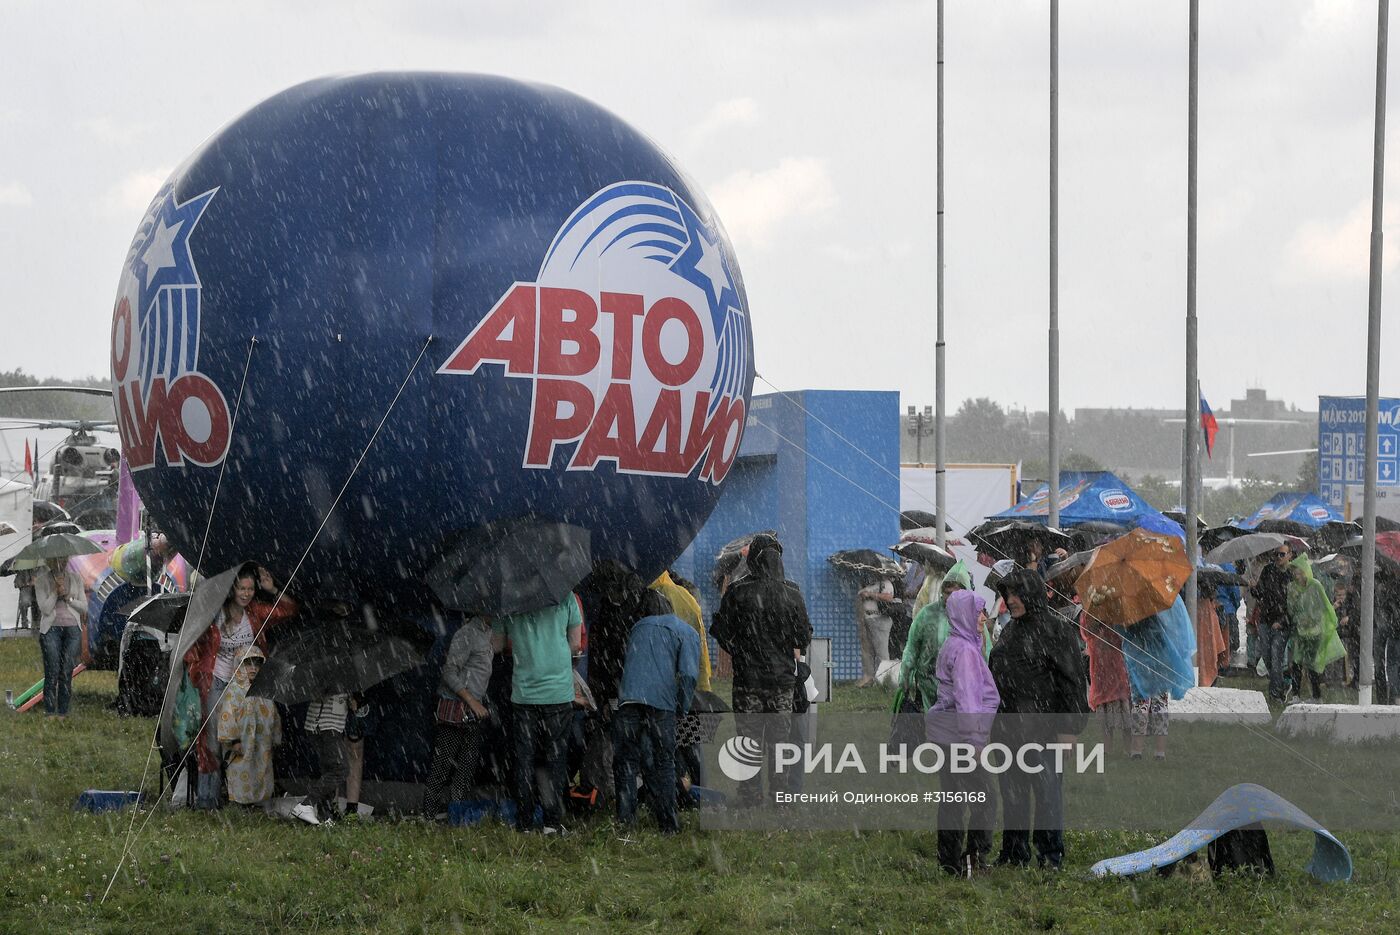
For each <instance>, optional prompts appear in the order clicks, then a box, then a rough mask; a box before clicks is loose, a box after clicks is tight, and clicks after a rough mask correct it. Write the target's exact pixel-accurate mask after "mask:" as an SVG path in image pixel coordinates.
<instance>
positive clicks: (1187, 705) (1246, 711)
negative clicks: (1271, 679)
mask: <svg viewBox="0 0 1400 935" xmlns="http://www.w3.org/2000/svg"><path fill="white" fill-rule="evenodd" d="M1167 713H1168V714H1169V715H1170V716H1171V718H1172V719H1173V720H1183V721H1191V720H1212V721H1214V720H1221V721H1231V722H1233V723H1237V724H1268V723H1270V722H1272V720H1273V715H1271V714H1270V713H1269V702H1268V700H1267V699H1266V698H1265V697H1264V693H1263V692H1257V691H1246V690H1244V689H1240V688H1192V689H1190V690H1188V691H1187V692H1186V697H1185V698H1182V699H1181V700H1180V701H1177V700H1175V699H1173V700H1172V701H1171V703H1170V704H1169V705H1168V706H1167Z"/></svg>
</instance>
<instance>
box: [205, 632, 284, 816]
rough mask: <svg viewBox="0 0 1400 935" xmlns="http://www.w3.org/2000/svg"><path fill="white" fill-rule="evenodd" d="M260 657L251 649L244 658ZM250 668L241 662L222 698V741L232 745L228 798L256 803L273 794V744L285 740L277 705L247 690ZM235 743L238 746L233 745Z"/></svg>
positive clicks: (250, 675) (226, 745)
mask: <svg viewBox="0 0 1400 935" xmlns="http://www.w3.org/2000/svg"><path fill="white" fill-rule="evenodd" d="M255 656H257V657H261V656H262V653H261V652H259V651H257V650H252V651H251V652H249V653H248V655H247V656H246V657H245V658H248V659H251V658H253V657H255ZM252 680H253V676H252V671H251V669H250V668H249V667H248V666H246V665H240V666H239V667H238V668H237V669H235V670H234V673H233V681H232V682H230V683H229V686H228V688H226V689H225V690H224V694H223V698H222V699H221V700H220V701H219V727H218V730H219V743H221V744H223V745H225V748H229V747H232V751H231V753H230V755H229V760H228V768H227V770H226V771H225V773H224V778H225V779H226V780H227V782H228V797H229V801H232V802H238V803H239V804H241V805H253V804H254V803H257V802H264V801H266V800H267V799H270V798H272V787H273V773H272V748H273V747H275V746H277V745H278V744H280V743H281V742H282V719H281V718H280V717H279V716H278V714H277V706H276V705H274V704H273V703H272V702H271V701H268V700H267V699H266V698H259V697H257V696H252V695H249V694H248V686H249V685H251V684H252ZM235 744H236V746H234V745H235Z"/></svg>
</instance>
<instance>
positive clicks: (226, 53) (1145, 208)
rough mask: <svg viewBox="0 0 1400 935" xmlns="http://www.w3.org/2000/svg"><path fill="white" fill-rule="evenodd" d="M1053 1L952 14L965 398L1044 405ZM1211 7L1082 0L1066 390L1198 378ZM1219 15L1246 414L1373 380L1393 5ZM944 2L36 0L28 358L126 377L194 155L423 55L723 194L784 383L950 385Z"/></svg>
mask: <svg viewBox="0 0 1400 935" xmlns="http://www.w3.org/2000/svg"><path fill="white" fill-rule="evenodd" d="M1048 9H1049V4H1048V3H1046V2H1043V0H949V2H948V4H947V13H946V17H947V22H946V26H947V38H946V55H945V60H946V66H945V70H946V79H947V90H946V109H947V118H946V119H947V123H946V141H947V143H946V145H947V165H946V180H947V215H946V225H947V229H946V237H947V244H946V250H947V281H946V282H947V285H946V289H947V292H946V306H947V316H948V317H947V321H948V325H947V328H948V341H949V368H948V393H949V398H950V405H954V406H955V405H956V404H957V401H958V400H961V399H962V398H965V397H968V396H980V395H987V396H992V397H994V398H996V399H999V400H1001V401H1002V402H1004V403H1009V404H1019V405H1024V406H1027V407H1030V408H1043V407H1044V406H1045V400H1046V385H1045V384H1046V362H1045V357H1046V355H1045V346H1046V314H1047V262H1048V261H1047V256H1048V234H1047V230H1048V226H1047V225H1048V207H1047V198H1048V161H1047V153H1048V127H1049V118H1048V91H1049V78H1048V60H1049V59H1048V44H1049V40H1048ZM1186 10H1187V6H1186V2H1185V0H1180V2H1160V3H1120V2H1089V0H1065V2H1064V3H1062V4H1061V10H1060V42H1061V45H1060V66H1061V76H1060V95H1061V112H1060V206H1061V207H1060V214H1061V218H1060V286H1061V293H1060V310H1061V318H1062V345H1063V348H1064V363H1065V368H1064V374H1063V380H1062V403H1063V405H1064V407H1065V408H1066V409H1068V410H1072V409H1073V408H1075V407H1077V406H1105V405H1123V406H1128V405H1132V406H1180V405H1181V404H1182V398H1183V393H1184V389H1183V387H1184V382H1183V381H1184V377H1183V372H1182V371H1183V361H1184V322H1183V319H1184V315H1185V294H1186V293H1185V288H1186V287H1185V279H1186V269H1185V255H1186V246H1185V245H1186V60H1187V47H1186V25H1187V24H1186ZM1201 17H1202V22H1201V91H1200V99H1201V114H1200V139H1201V145H1200V159H1201V163H1200V165H1201V171H1200V209H1201V213H1200V228H1199V229H1200V275H1199V286H1198V300H1199V314H1200V320H1201V327H1200V334H1201V379H1202V382H1203V385H1204V391H1205V394H1206V396H1207V398H1208V399H1210V400H1211V402H1212V403H1213V404H1214V405H1216V406H1217V408H1219V407H1222V406H1224V405H1226V403H1227V401H1228V399H1229V398H1230V397H1231V396H1239V395H1242V393H1243V391H1244V389H1245V388H1246V386H1263V387H1266V388H1267V389H1268V390H1269V393H1270V395H1271V396H1280V397H1282V398H1284V399H1286V400H1288V401H1290V402H1293V403H1296V404H1298V405H1300V406H1305V407H1307V408H1314V407H1315V404H1316V397H1317V395H1318V394H1338V395H1346V394H1360V393H1363V392H1364V389H1365V387H1364V364H1365V340H1366V273H1367V249H1368V230H1369V217H1370V215H1369V211H1370V178H1371V175H1370V173H1371V143H1372V117H1373V110H1374V77H1375V72H1374V69H1375V38H1376V36H1375V30H1376V16H1375V4H1374V2H1348V0H1309V2H1281V0H1255V2H1245V0H1233V2H1229V3H1223V2H1207V3H1204V4H1202V13H1201ZM935 22H936V19H935V4H934V3H933V2H932V0H919V2H914V0H908V2H905V0H865V2H859V3H856V2H828V0H817V2H813V0H806V2H801V3H770V2H762V0H744V2H740V0H709V2H700V0H694V2H688V3H686V4H684V5H682V4H661V3H655V2H648V3H620V2H619V3H549V4H536V3H527V2H518V0H517V2H499V3H497V2H481V3H477V2H468V0H398V2H393V3H363V2H362V3H354V2H344V0H338V2H318V0H302V2H281V3H259V2H252V0H247V2H243V3H240V4H237V5H229V4H220V5H215V4H191V3H169V4H166V3H145V4H139V3H98V2H70V3H64V4H54V3H44V2H35V3H22V2H21V3H15V2H7V3H6V4H5V15H4V28H3V34H0V87H3V88H4V89H5V90H4V92H3V94H0V256H3V261H0V262H3V267H2V268H3V270H4V273H5V281H6V289H5V290H4V298H5V302H4V309H5V311H4V313H3V314H4V316H5V317H4V321H5V324H6V325H7V328H6V330H5V337H4V339H3V341H0V369H9V368H13V367H16V366H22V367H24V368H25V369H26V370H28V371H30V372H37V373H40V374H45V375H49V374H52V375H59V376H82V375H88V374H94V373H103V374H105V373H106V371H107V359H108V353H107V343H108V335H109V330H110V310H111V306H112V302H113V296H114V294H115V290H116V286H117V278H118V272H119V267H120V264H121V260H122V258H123V256H124V254H125V251H126V248H127V245H128V243H129V241H130V238H131V235H132V233H133V231H134V229H135V226H136V224H137V223H138V221H139V220H140V216H141V213H142V211H143V209H144V208H145V206H146V203H147V201H148V200H149V199H150V197H151V195H152V194H153V193H154V192H155V190H156V189H157V188H158V187H159V185H160V183H161V182H162V181H163V180H164V178H165V176H166V175H167V174H168V173H169V171H170V170H171V169H172V168H173V167H174V166H176V165H177V164H178V163H179V162H180V161H181V160H183V159H184V158H185V156H187V155H188V154H189V153H190V152H191V151H192V150H193V149H195V147H197V146H198V145H199V144H200V142H201V141H202V140H204V139H205V138H206V137H207V136H208V135H210V134H211V133H213V132H214V131H216V130H217V129H218V128H219V127H220V126H222V125H223V124H225V123H227V122H228V121H229V120H231V119H232V118H234V117H235V116H237V115H238V114H240V113H242V112H243V111H244V110H246V109H247V108H249V107H251V106H253V105H254V104H256V103H258V102H259V101H261V100H263V99H264V98H266V97H268V96H270V95H272V94H274V93H276V92H277V91H280V90H282V89H283V88H286V87H288V86H290V85H293V84H296V83H298V82H301V81H304V80H306V79H309V78H313V77H317V76H322V75H327V74H334V73H344V72H353V71H368V70H377V69H405V68H409V69H430V70H455V71H477V72H490V73H498V74H504V75H509V76H513V77H518V78H524V79H529V80H532V81H542V82H547V83H552V84H556V85H559V86H561V87H564V88H567V89H569V90H572V91H575V92H577V93H580V94H582V95H584V96H586V97H588V98H591V99H592V100H594V101H596V102H598V103H599V104H602V105H603V106H605V107H607V108H609V109H611V110H612V111H614V112H615V113H617V114H619V115H620V116H622V117H623V118H624V119H626V120H628V121H629V122H631V123H632V124H633V125H635V126H636V127H638V128H639V129H641V130H642V131H643V132H645V133H647V134H649V135H650V136H651V137H652V138H653V139H655V140H656V141H657V142H659V143H660V144H661V145H662V146H664V147H665V148H666V149H668V150H669V151H670V152H671V153H673V154H674V155H675V156H676V157H677V159H678V160H679V162H680V163H681V165H682V166H683V167H684V168H685V169H686V170H687V171H688V172H689V173H690V174H691V175H692V177H694V178H695V179H697V180H698V181H699V182H700V184H701V186H702V187H703V188H704V189H705V190H706V192H707V193H708V194H709V196H710V198H711V200H712V201H713V202H714V204H715V206H716V208H717V209H718V211H719V214H720V217H721V218H722V220H723V222H724V224H725V226H726V227H727V228H728V230H729V233H730V235H731V237H732V238H733V240H734V243H735V247H736V250H737V252H738V257H739V263H740V266H741V268H742V270H743V274H744V278H745V281H746V283H747V286H748V297H749V306H750V309H751V312H752V315H753V323H754V333H755V343H756V354H757V364H758V370H759V373H760V374H762V375H763V376H764V377H766V378H767V379H768V380H770V381H772V383H773V384H776V385H777V386H779V387H782V388H783V389H797V388H805V387H817V388H843V389H844V388H862V389H898V390H900V391H902V392H903V393H904V394H905V396H904V401H905V402H907V403H919V404H923V403H932V402H933V387H934V370H933V359H934V350H933V344H934V308H935V301H934V281H935V279H934V277H935V270H934V263H935V210H934V209H935V199H934V152H935V146H934V141H935V110H934V106H935V55H934V49H935ZM1396 69H1397V70H1400V63H1397V65H1396ZM1392 125H1393V126H1400V123H1395V122H1393V124H1392ZM1392 153H1393V155H1392V157H1391V159H1390V160H1389V163H1390V165H1389V167H1388V171H1387V177H1388V181H1389V182H1390V183H1391V187H1392V190H1393V191H1394V193H1395V196H1394V197H1392V198H1391V199H1390V204H1391V205H1393V206H1394V207H1390V208H1388V209H1387V211H1386V219H1387V225H1388V227H1389V230H1388V238H1389V239H1388V241H1387V243H1388V249H1387V250H1386V272H1387V274H1388V276H1389V277H1390V279H1389V281H1388V283H1387V292H1386V301H1385V308H1386V314H1387V317H1388V319H1389V320H1388V322H1387V324H1386V326H1385V332H1384V339H1385V340H1384V343H1383V351H1382V354H1383V356H1382V361H1383V368H1382V387H1381V389H1382V392H1383V393H1385V392H1387V391H1390V392H1400V381H1398V380H1390V381H1387V380H1386V378H1385V375H1386V374H1387V373H1388V372H1394V367H1393V366H1384V364H1385V363H1386V362H1388V361H1390V360H1394V359H1396V355H1397V354H1400V344H1397V339H1400V305H1397V303H1400V278H1397V277H1396V276H1395V273H1396V270H1397V266H1400V243H1397V238H1400V230H1397V229H1396V227H1395V220H1396V219H1397V218H1400V173H1398V172H1397V169H1400V142H1397V144H1396V145H1394V146H1392ZM769 389H770V387H769V386H768V385H767V384H765V383H763V382H762V381H760V382H758V383H757V384H756V386H755V391H756V392H765V391H768V390H769Z"/></svg>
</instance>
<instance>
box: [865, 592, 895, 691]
mask: <svg viewBox="0 0 1400 935" xmlns="http://www.w3.org/2000/svg"><path fill="white" fill-rule="evenodd" d="M894 599H895V596H894V579H893V578H891V577H889V576H888V575H887V574H877V575H875V579H874V581H872V582H870V583H869V584H867V585H865V586H864V587H862V588H861V589H860V590H859V591H857V592H856V632H857V633H858V634H859V635H860V670H861V679H860V681H858V682H856V687H857V688H864V687H865V686H867V685H870V684H872V683H873V682H874V681H875V677H876V676H877V675H879V673H880V667H881V666H883V665H884V664H885V663H887V662H889V661H890V628H891V627H893V626H894V620H893V619H891V617H890V614H889V610H888V609H887V608H886V605H887V604H889V603H890V602H892V601H893V600H894Z"/></svg>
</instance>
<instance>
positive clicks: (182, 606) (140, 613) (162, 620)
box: [121, 592, 194, 633]
mask: <svg viewBox="0 0 1400 935" xmlns="http://www.w3.org/2000/svg"><path fill="white" fill-rule="evenodd" d="M193 596H194V595H192V594H190V593H188V592H186V593H181V594H157V595H155V596H154V597H139V598H137V599H136V600H134V601H132V602H131V603H130V604H127V605H126V606H125V607H123V608H122V609H121V612H122V613H124V614H126V619H127V620H128V621H129V622H131V623H135V624H139V625H140V626H143V627H150V628H151V629H153V630H160V631H161V632H163V633H172V632H174V631H175V630H178V629H180V626H181V625H182V624H183V623H184V622H185V611H187V610H188V609H189V606H190V598H192V597H193Z"/></svg>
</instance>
